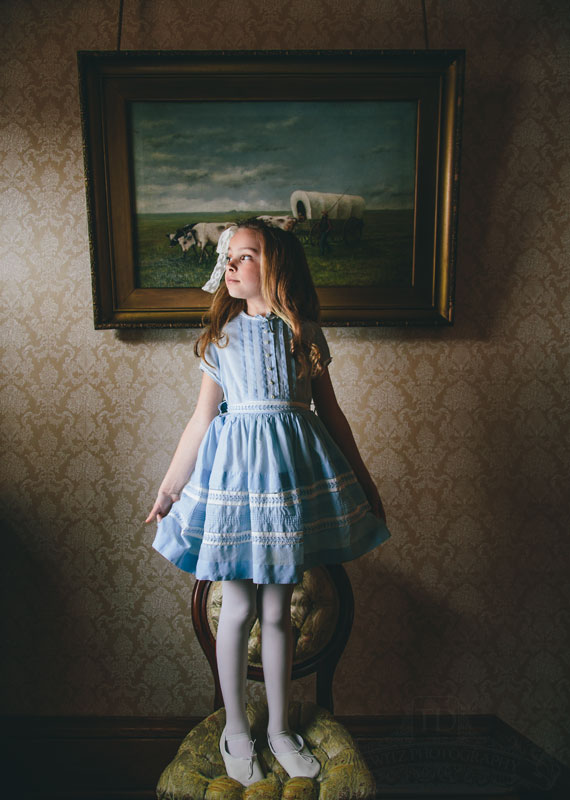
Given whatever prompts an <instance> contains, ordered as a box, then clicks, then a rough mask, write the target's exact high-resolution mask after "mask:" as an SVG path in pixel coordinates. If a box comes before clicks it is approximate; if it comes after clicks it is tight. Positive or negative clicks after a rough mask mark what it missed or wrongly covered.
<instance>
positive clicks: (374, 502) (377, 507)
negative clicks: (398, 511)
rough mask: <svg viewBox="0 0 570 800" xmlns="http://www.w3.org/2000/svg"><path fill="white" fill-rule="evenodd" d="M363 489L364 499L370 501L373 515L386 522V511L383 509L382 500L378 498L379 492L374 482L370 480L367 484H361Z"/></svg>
mask: <svg viewBox="0 0 570 800" xmlns="http://www.w3.org/2000/svg"><path fill="white" fill-rule="evenodd" d="M363 489H364V493H365V494H366V499H367V500H368V502H369V503H370V507H371V509H372V513H373V514H374V516H375V517H378V519H382V520H384V522H386V512H385V511H384V506H383V505H382V500H381V499H380V494H379V492H378V489H377V488H376V484H375V483H373V481H370V483H369V484H367V485H366V486H363Z"/></svg>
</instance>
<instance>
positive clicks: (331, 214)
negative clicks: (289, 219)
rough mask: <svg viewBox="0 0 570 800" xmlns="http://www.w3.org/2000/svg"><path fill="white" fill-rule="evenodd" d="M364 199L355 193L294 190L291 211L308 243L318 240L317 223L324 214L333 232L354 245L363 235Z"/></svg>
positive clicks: (337, 236) (335, 235) (334, 235)
mask: <svg viewBox="0 0 570 800" xmlns="http://www.w3.org/2000/svg"><path fill="white" fill-rule="evenodd" d="M365 205H366V204H365V200H364V198H363V197H360V196H359V195H355V194H334V193H332V192H307V191H305V190H304V189H296V190H295V191H294V192H293V193H292V194H291V211H292V213H293V216H294V217H295V218H296V219H297V220H298V228H297V230H302V229H303V228H304V229H305V231H306V232H307V233H308V236H309V237H310V241H311V244H315V243H316V242H317V241H318V239H319V223H320V221H321V219H322V216H323V214H325V213H326V214H327V215H328V218H329V220H330V222H331V228H332V235H333V237H335V238H340V239H343V240H344V241H345V242H346V243H347V244H355V243H356V242H357V241H359V239H360V237H361V236H362V227H363V224H364V223H363V218H364V207H365Z"/></svg>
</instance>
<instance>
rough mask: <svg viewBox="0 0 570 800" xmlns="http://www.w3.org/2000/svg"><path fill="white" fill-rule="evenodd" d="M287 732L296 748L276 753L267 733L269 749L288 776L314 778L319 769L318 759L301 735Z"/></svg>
mask: <svg viewBox="0 0 570 800" xmlns="http://www.w3.org/2000/svg"><path fill="white" fill-rule="evenodd" d="M283 733H285V731H283ZM287 734H288V736H290V737H291V738H292V739H293V741H295V742H296V743H297V748H296V749H295V750H290V751H289V752H285V753H276V752H275V750H274V749H273V745H272V744H271V738H270V736H269V734H267V744H268V745H269V749H270V750H271V752H272V753H273V755H274V756H275V758H276V759H277V761H279V763H280V764H281V766H282V767H283V769H284V770H285V772H286V773H287V774H288V775H289V777H290V778H316V777H317V775H318V774H319V772H320V771H321V765H320V763H319V761H318V760H317V759H316V758H315V756H314V755H313V754H312V753H311V751H310V750H309V748H308V747H307V745H306V744H305V742H304V741H303V737H302V736H299V734H298V733H293V732H291V733H289V732H287Z"/></svg>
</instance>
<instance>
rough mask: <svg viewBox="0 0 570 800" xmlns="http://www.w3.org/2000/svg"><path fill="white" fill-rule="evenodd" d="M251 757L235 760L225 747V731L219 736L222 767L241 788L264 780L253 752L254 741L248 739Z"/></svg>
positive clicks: (255, 754)
mask: <svg viewBox="0 0 570 800" xmlns="http://www.w3.org/2000/svg"><path fill="white" fill-rule="evenodd" d="M249 744H250V747H251V755H250V756H249V757H247V758H236V757H235V756H232V755H231V754H230V752H229V750H228V747H227V741H226V729H225V728H224V730H223V731H222V735H221V736H220V753H221V754H222V758H223V759H224V766H225V768H226V772H227V773H228V776H229V777H230V778H234V780H236V781H239V782H240V783H241V784H242V786H249V785H250V784H251V783H255V782H256V781H261V780H263V778H265V775H264V774H263V770H262V769H261V767H260V766H259V762H258V760H257V753H256V752H255V739H254V740H253V741H252V740H251V739H250V742H249Z"/></svg>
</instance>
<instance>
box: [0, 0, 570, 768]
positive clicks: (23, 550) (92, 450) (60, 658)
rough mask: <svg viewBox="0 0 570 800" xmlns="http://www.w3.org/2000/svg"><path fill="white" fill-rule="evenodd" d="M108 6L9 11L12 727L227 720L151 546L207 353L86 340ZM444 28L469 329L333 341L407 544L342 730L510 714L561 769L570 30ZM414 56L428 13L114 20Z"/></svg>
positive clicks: (562, 6) (271, 10)
mask: <svg viewBox="0 0 570 800" xmlns="http://www.w3.org/2000/svg"><path fill="white" fill-rule="evenodd" d="M117 6H118V3H117V2H115V0H113V2H111V0H81V1H80V0H50V2H44V0H17V2H16V1H15V0H14V2H10V1H9V0H3V2H2V3H1V5H0V18H1V19H2V20H3V27H4V31H3V33H4V35H3V45H2V59H3V65H2V73H1V87H2V88H1V92H2V118H1V126H2V133H1V140H0V148H1V165H0V171H1V176H2V201H1V203H2V212H1V220H0V224H1V226H2V231H1V238H0V254H1V264H2V342H3V346H4V362H3V364H4V369H3V373H2V375H3V377H2V383H1V402H2V410H3V423H2V437H3V440H2V451H3V454H4V457H3V465H2V470H3V489H2V503H3V510H2V519H3V527H4V538H3V541H4V553H3V558H2V561H3V566H4V568H5V569H4V577H3V579H2V589H3V591H4V592H5V595H6V602H7V608H8V610H9V612H8V614H5V615H4V624H5V632H4V636H3V639H2V640H3V642H4V643H6V642H9V643H10V650H9V657H8V658H5V660H4V677H3V680H2V682H1V685H2V690H3V692H4V700H3V708H4V710H5V711H7V712H10V713H17V714H37V713H39V714H101V715H105V714H124V715H148V714H159V715H162V714H164V715H198V714H206V713H208V712H209V710H210V708H211V702H212V691H213V686H212V682H211V679H210V677H209V671H208V668H207V665H206V661H205V658H204V657H203V655H202V653H201V651H200V649H199V647H198V645H197V643H196V641H195V638H194V634H193V630H192V627H191V624H190V617H189V599H190V592H191V581H190V580H189V579H188V578H187V577H185V576H184V575H183V574H182V573H179V572H178V571H177V570H175V569H174V568H173V567H171V566H170V565H169V564H168V563H167V562H166V561H164V560H163V559H162V558H161V557H160V556H158V555H157V554H155V553H154V552H153V551H152V550H151V548H150V544H151V541H152V538H153V530H150V529H149V528H145V526H144V525H143V523H142V520H143V519H144V517H145V515H146V512H147V510H148V508H149V507H150V504H151V502H152V499H153V496H154V492H155V490H156V488H157V486H158V484H159V482H160V480H161V478H162V475H163V473H164V470H165V468H166V466H167V464H168V462H169V458H170V455H171V453H172V451H173V449H174V447H175V444H176V442H177V439H178V436H179V434H180V432H181V430H182V428H183V426H184V424H185V422H186V419H187V417H188V416H189V414H190V412H191V409H192V406H193V403H194V401H195V399H196V394H197V387H198V382H199V379H198V367H197V364H196V362H195V360H194V357H193V355H192V344H193V342H194V339H195V336H196V332H195V331H192V330H188V331H150V332H129V333H125V332H123V333H121V332H113V331H95V330H94V329H93V322H92V309H91V285H90V264H89V251H88V237H87V220H86V211H85V192H84V185H83V160H82V143H81V130H80V115H79V103H78V89H77V83H78V82H77V73H76V51H77V50H78V49H87V50H89V49H112V48H113V47H114V46H115V40H116V13H117ZM427 9H428V18H429V24H430V40H431V41H430V43H431V46H432V47H436V48H445V47H450V48H456V47H465V48H466V50H467V79H466V103H465V133H464V142H463V157H462V177H461V181H462V185H461V198H460V230H459V259H458V277H457V322H456V325H455V326H454V327H453V329H450V330H400V329H381V330H379V329H360V330H357V329H328V331H327V333H328V338H329V342H330V346H331V350H332V352H333V356H334V360H333V364H332V367H331V370H332V376H333V380H334V382H335V384H336V388H337V393H338V396H339V398H340V401H341V404H342V406H343V407H344V409H345V411H346V413H347V416H348V418H349V420H350V422H351V424H352V426H353V428H354V432H355V435H356V438H357V440H358V442H359V443H360V445H361V449H362V453H363V455H364V457H365V460H366V461H367V462H368V464H369V466H370V468H371V471H372V473H373V474H374V476H375V477H376V478H377V481H378V484H379V486H380V489H381V492H382V494H383V497H384V500H385V504H386V508H387V510H388V516H389V523H390V525H391V528H392V531H393V538H392V540H391V541H390V542H389V543H388V544H387V545H385V546H384V547H382V548H381V549H380V550H378V551H376V552H374V553H372V554H370V555H368V556H366V557H365V558H362V559H361V560H359V561H357V562H355V563H352V564H350V565H349V566H348V570H349V574H350V576H351V579H352V582H353V585H354V588H355V593H356V599H357V613H356V621H355V626H354V630H353V634H352V637H351V640H350V642H349V645H348V648H347V650H346V652H345V655H344V657H343V659H342V662H341V664H340V667H339V670H338V673H337V678H336V689H335V691H336V708H337V711H338V713H340V714H369V713H376V714H401V713H412V712H413V711H414V710H417V709H418V708H420V707H422V706H425V705H426V703H428V704H429V703H431V706H432V708H433V707H436V708H437V707H438V706H441V707H443V706H445V707H447V708H452V709H456V710H457V711H458V712H461V713H467V712H470V713H489V714H497V715H498V716H499V717H501V718H502V719H504V720H505V721H506V722H508V723H510V724H511V725H513V726H514V727H515V728H517V729H519V730H520V731H522V732H523V733H525V734H526V735H527V736H529V737H530V738H532V739H533V740H534V741H536V742H537V743H538V744H540V745H541V746H543V747H545V748H546V749H547V750H548V751H549V752H551V753H553V754H556V755H558V757H560V758H562V759H564V760H566V761H569V760H570V747H569V739H568V733H569V730H568V726H569V720H570V713H569V712H570V708H569V698H568V675H569V674H570V672H569V670H570V665H569V648H568V616H569V612H568V599H569V598H568V595H569V583H568V527H569V526H568V521H569V514H568V499H567V496H568V445H569V443H568V431H569V421H570V420H569V415H570V412H569V405H568V385H569V384H568V380H569V374H568V372H569V370H568V364H569V361H568V354H569V328H568V318H569V315H570V292H569V285H568V284H569V269H568V267H569V263H568V262H569V258H568V246H569V244H570V242H569V233H570V224H569V211H568V196H569V190H570V164H569V159H568V153H569V148H568V146H569V138H570V100H569V95H568V85H569V80H570V15H569V14H568V12H567V4H566V3H565V2H562V0H561V1H560V2H556V0H543V1H542V2H533V1H532V0H513V1H512V2H508V3H495V2H491V0H455V1H454V2H453V3H451V2H439V3H437V2H435V0H428V2H427ZM423 45H424V43H423V30H422V20H421V4H420V2H419V0H418V2H412V0H390V2H388V0H381V2H378V1H377V0H358V1H357V2H351V3H348V2H345V0H343V1H342V2H341V0H314V1H313V2H309V3H307V2H305V0H288V2H287V3H280V2H275V0H263V2H261V0H194V2H192V3H188V2H187V1H186V0H152V2H150V0H126V2H125V17H124V34H123V47H124V48H125V49H129V48H130V49H160V48H162V49H169V48H171V49H199V48H226V49H228V48H235V49H255V48H258V49H263V48H268V49H269V48H277V49H287V48H422V47H423ZM257 691H258V689H257V688H253V689H252V692H257ZM311 692H312V684H311V681H310V680H309V679H307V682H303V683H301V685H299V686H297V687H296V688H295V696H297V697H301V696H306V697H310V696H311ZM428 698H432V699H431V700H429V699H428Z"/></svg>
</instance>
